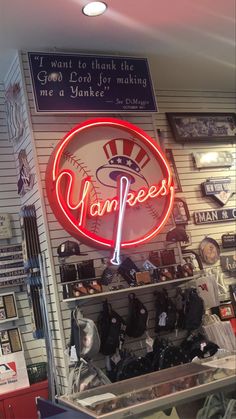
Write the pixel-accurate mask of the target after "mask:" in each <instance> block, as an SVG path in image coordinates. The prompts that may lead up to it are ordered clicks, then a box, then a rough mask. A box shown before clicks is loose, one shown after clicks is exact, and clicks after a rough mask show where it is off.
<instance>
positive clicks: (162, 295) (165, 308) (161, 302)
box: [154, 290, 177, 333]
mask: <svg viewBox="0 0 236 419" xmlns="http://www.w3.org/2000/svg"><path fill="white" fill-rule="evenodd" d="M154 295H155V296H156V302H155V307H156V322H155V332H156V333H158V332H160V331H163V330H173V329H174V328H175V327H176V323H177V310H176V307H175V304H174V303H173V301H172V300H171V298H169V296H168V293H167V291H166V290H163V291H160V292H159V291H158V292H155V293H154Z"/></svg>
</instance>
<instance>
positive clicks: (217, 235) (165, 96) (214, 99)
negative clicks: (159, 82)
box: [155, 91, 236, 297]
mask: <svg viewBox="0 0 236 419" xmlns="http://www.w3.org/2000/svg"><path fill="white" fill-rule="evenodd" d="M156 95H157V97H158V103H159V108H160V112H159V113H158V114H157V115H156V117H155V120H156V126H157V127H158V128H159V129H160V130H161V131H162V133H163V135H164V138H165V140H164V141H165V148H170V149H172V152H173V156H174V159H175V162H176V166H177V170H178V174H179V178H180V183H181V185H182V189H183V191H182V192H181V193H178V194H177V196H179V197H181V198H185V199H186V202H187V205H188V208H189V211H190V215H191V221H190V222H189V225H188V227H187V230H188V232H189V233H190V234H191V238H192V245H191V249H193V250H195V251H197V252H198V251H199V244H200V242H201V241H202V240H203V239H204V238H205V237H211V238H213V239H215V240H216V241H217V242H218V243H219V245H221V236H222V234H225V233H227V232H230V233H232V232H235V231H236V221H230V222H221V223H218V224H205V225H204V224H202V225H195V224H194V221H193V213H194V212H195V211H204V210H214V209H220V208H233V207H235V206H236V198H235V197H236V195H233V196H232V197H231V199H230V200H229V201H228V202H227V204H226V205H225V206H224V207H221V206H220V205H218V204H217V202H216V201H214V200H213V199H212V198H210V197H204V196H203V195H202V193H201V187H200V184H201V183H203V182H205V181H206V180H207V178H216V177H229V178H231V182H232V190H233V191H234V192H236V186H235V184H236V143H235V142H234V143H233V142H223V143H221V142H218V143H217V142H215V143H213V141H209V142H202V143H200V142H199V143H191V142H189V143H188V144H187V143H186V144H179V143H177V142H175V141H174V138H173V136H172V133H171V130H170V127H169V125H168V122H167V119H166V115H165V114H166V112H235V104H236V94H235V92H232V93H231V92H190V91H182V92H180V91H157V92H156ZM209 150H211V151H229V152H230V153H232V155H233V157H234V163H233V165H232V166H231V167H230V168H215V169H211V168H209V169H204V170H203V169H195V168H194V165H193V159H192V153H194V152H207V151H209ZM187 249H188V248H187ZM221 254H222V255H226V254H234V252H233V250H230V249H228V250H227V251H226V250H224V249H221ZM203 265H204V269H205V271H206V272H207V271H209V270H210V269H211V268H212V266H211V267H209V265H206V264H203ZM213 267H214V268H216V269H218V270H219V272H222V270H221V267H220V262H217V263H216V264H215V265H213ZM224 278H225V282H226V284H230V283H231V282H235V277H232V276H231V275H230V274H229V273H227V272H224ZM226 297H227V296H226Z"/></svg>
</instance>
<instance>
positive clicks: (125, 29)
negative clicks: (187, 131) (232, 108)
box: [0, 0, 236, 91]
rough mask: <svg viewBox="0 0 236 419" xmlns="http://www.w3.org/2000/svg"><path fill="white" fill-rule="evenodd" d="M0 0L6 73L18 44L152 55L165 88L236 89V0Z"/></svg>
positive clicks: (0, 74)
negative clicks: (101, 3)
mask: <svg viewBox="0 0 236 419" xmlns="http://www.w3.org/2000/svg"><path fill="white" fill-rule="evenodd" d="M105 1H106V3H107V5H108V10H107V12H106V13H105V14H104V15H102V16H99V17H90V18H88V17H86V16H84V15H83V14H82V13H81V8H82V6H83V5H84V4H86V3H88V0H57V1H50V0H40V1H38V2H37V1H35V0H0V80H4V77H5V75H6V73H7V70H8V69H9V66H10V64H11V61H12V59H13V57H14V55H15V53H16V50H29V51H36V50H41V51H43V50H46V51H48V50H53V51H67V50H70V51H78V52H82V53H96V54H97V53H103V54H106V53H107V54H120V55H126V56H132V55H133V56H138V57H147V58H148V59H149V64H150V69H151V73H152V77H153V79H154V84H155V86H156V87H157V88H159V89H184V88H185V89H196V90H199V89H204V90H220V91H235V90H236V86H235V83H236V82H235V78H236V73H235V60H236V49H235V20H236V19H235V9H236V0H225V1H224V0H144V1H141V0H105Z"/></svg>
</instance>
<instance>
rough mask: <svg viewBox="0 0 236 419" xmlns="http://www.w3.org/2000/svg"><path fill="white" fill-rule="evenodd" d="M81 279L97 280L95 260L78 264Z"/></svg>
mask: <svg viewBox="0 0 236 419" xmlns="http://www.w3.org/2000/svg"><path fill="white" fill-rule="evenodd" d="M77 270H78V276H79V279H93V278H95V268H94V261H93V259H90V260H86V261H83V262H81V263H78V264H77Z"/></svg>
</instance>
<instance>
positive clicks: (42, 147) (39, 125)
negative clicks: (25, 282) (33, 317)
mask: <svg viewBox="0 0 236 419" xmlns="http://www.w3.org/2000/svg"><path fill="white" fill-rule="evenodd" d="M22 61H23V70H24V77H25V83H26V89H27V96H28V101H29V109H30V119H31V122H32V131H33V137H34V142H35V148H36V154H37V164H38V167H39V172H40V183H41V184H42V191H43V197H44V202H45V206H46V214H47V222H48V225H47V227H48V240H49V241H48V251H49V256H48V266H49V265H50V262H52V264H53V267H52V272H51V273H52V275H49V290H50V298H51V304H52V307H53V310H55V311H54V314H55V317H54V318H55V319H56V317H57V315H58V316H60V315H61V316H62V324H61V323H60V321H59V323H58V325H59V327H60V325H61V326H62V329H61V330H57V332H58V339H60V332H61V333H62V335H63V336H64V337H65V341H66V342H68V340H69V335H70V310H71V309H73V308H74V307H75V305H76V304H77V303H78V300H77V302H70V303H69V302H63V301H62V289H61V286H60V285H59V282H60V278H59V262H58V258H57V247H58V246H59V244H61V243H62V242H63V241H65V240H68V239H71V237H70V236H69V234H68V233H67V232H65V231H64V230H63V229H62V228H61V226H60V225H59V223H58V222H57V220H56V219H55V217H54V215H53V214H52V211H51V208H50V206H49V204H48V201H47V197H46V193H45V170H46V166H47V163H48V159H49V156H50V154H51V152H52V150H53V148H54V147H55V145H56V144H57V143H58V141H59V140H60V139H61V138H63V136H64V135H65V134H66V132H68V131H69V130H70V129H71V128H72V127H74V126H75V125H77V124H78V123H80V122H81V121H84V120H86V119H88V118H91V115H88V114H84V115H66V116H65V115H51V114H50V115H41V114H37V113H36V112H35V110H34V103H33V96H32V87H31V81H30V74H29V68H28V62H27V57H26V55H24V54H22ZM157 95H158V104H159V108H160V113H159V114H158V115H157V117H156V119H155V120H154V119H153V117H152V115H147V114H144V115H140V114H139V115H137V116H135V115H125V116H124V115H122V116H121V115H114V116H115V117H118V118H121V119H122V118H124V119H126V120H128V121H130V122H131V123H134V124H136V125H138V126H139V127H141V128H142V129H144V130H145V131H146V132H147V133H148V134H149V135H150V136H151V137H153V138H156V129H157V128H159V129H161V130H165V131H166V133H167V135H168V138H169V140H168V141H167V142H166V147H167V146H169V147H170V148H173V152H174V156H175V159H176V163H177V167H178V170H179V172H180V180H181V184H182V187H183V189H184V191H186V193H187V192H188V194H189V195H188V196H187V199H188V200H189V199H190V202H188V204H189V207H190V211H191V212H192V211H193V210H194V208H197V209H200V207H199V205H200V204H199V202H198V195H197V186H196V184H197V183H196V180H195V174H197V175H198V176H200V174H199V173H194V176H193V170H190V167H191V160H190V158H189V148H187V147H186V148H185V149H184V150H183V147H182V146H179V145H177V144H174V142H173V140H171V137H170V135H169V134H170V133H169V129H168V127H167V123H166V118H165V112H166V111H167V109H168V110H178V109H181V107H182V109H183V110H184V109H186V110H189V109H191V106H190V105H191V104H192V106H193V109H195V108H194V103H195V102H196V103H198V109H199V107H200V106H202V103H205V107H204V110H206V111H207V110H212V109H211V106H210V104H211V103H212V107H213V105H214V106H215V107H216V108H217V106H218V109H219V110H222V111H223V110H225V109H226V108H227V105H226V104H227V103H228V104H230V95H223V94H222V95H220V94H217V93H212V94H211V95H212V97H211V100H210V99H209V97H208V96H209V95H208V96H207V95H206V94H205V93H196V92H189V93H188V92H187V93H185V92H163V93H162V92H157ZM173 98H174V99H173ZM189 102H190V105H189ZM232 104H233V99H231V109H232ZM229 108H230V107H229ZM99 116H102V115H99ZM103 116H106V115H103ZM92 117H96V115H94V114H93V115H92ZM226 147H227V146H226ZM228 147H229V146H228ZM218 148H219V146H218ZM221 148H222V149H225V145H224V146H223V147H222V146H221ZM181 171H182V172H181ZM186 193H185V192H184V194H180V196H186ZM209 205H210V203H209ZM204 209H207V207H204ZM171 225H172V224H171V221H170V223H169V225H168V226H167V227H166V229H165V230H164V231H163V233H161V234H160V235H159V237H158V239H156V240H155V241H153V242H152V243H149V244H147V245H144V246H142V247H140V248H139V249H138V250H136V251H135V252H129V255H131V257H132V259H133V260H134V261H135V263H137V265H141V264H142V262H143V260H144V259H145V258H146V257H147V256H148V253H149V251H150V250H158V249H162V248H165V246H166V244H165V236H166V232H167V230H168V229H169V228H170V227H171ZM191 227H193V230H194V226H191ZM212 228H214V227H212ZM42 229H44V226H43V225H42ZM195 230H196V237H195V236H194V235H193V242H194V243H193V246H194V247H195V246H196V244H195V242H196V240H197V234H199V228H198V229H195ZM81 251H82V252H85V251H86V252H87V253H88V256H87V257H86V259H95V260H96V263H97V265H99V264H100V263H101V258H102V257H104V256H108V255H107V252H106V251H97V250H95V249H92V248H90V247H88V246H85V245H81ZM50 252H52V260H51V259H50ZM175 252H176V256H178V249H177V248H176V249H175ZM79 261H81V258H78V262H79ZM54 269H55V277H54V276H53V274H54ZM56 284H57V288H55V285H56ZM166 287H168V288H171V289H172V291H171V293H172V295H173V294H174V293H175V289H174V288H173V286H172V285H171V287H170V286H169V285H167V286H166ZM135 292H136V294H137V296H138V297H140V299H141V300H142V301H143V302H144V303H145V305H146V306H147V308H148V310H149V317H150V319H149V330H150V334H151V335H152V336H153V335H154V315H155V312H154V297H153V289H152V288H146V289H145V290H143V289H142V290H141V289H140V290H135ZM127 294H128V292H124V293H116V294H115V293H114V294H113V295H111V296H109V301H110V302H111V303H112V306H113V308H114V309H115V310H117V311H118V313H120V314H121V315H122V316H124V318H125V317H126V316H127V301H128V299H127ZM58 299H59V302H60V313H59V312H56V309H57V304H56V303H57V300H58ZM102 300H103V298H102V296H98V297H96V298H92V299H89V300H87V301H86V302H84V300H83V301H81V306H82V310H83V312H84V314H85V316H89V317H90V318H92V319H94V320H96V319H97V316H98V313H99V312H100V310H101V303H102ZM180 337H181V336H177V337H176V336H174V335H172V336H171V338H173V339H175V340H176V339H179V338H180ZM126 345H127V346H128V347H130V348H133V349H134V350H135V351H136V352H138V353H142V352H143V351H144V348H145V342H144V340H138V341H137V340H135V339H127V342H126ZM59 361H61V359H60V357H57V356H56V362H57V363H58V362H59ZM95 361H96V362H97V364H98V365H99V366H103V365H104V360H103V358H102V357H101V356H98V357H97V359H96V360H95ZM62 375H63V378H64V377H65V376H66V371H62Z"/></svg>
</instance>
